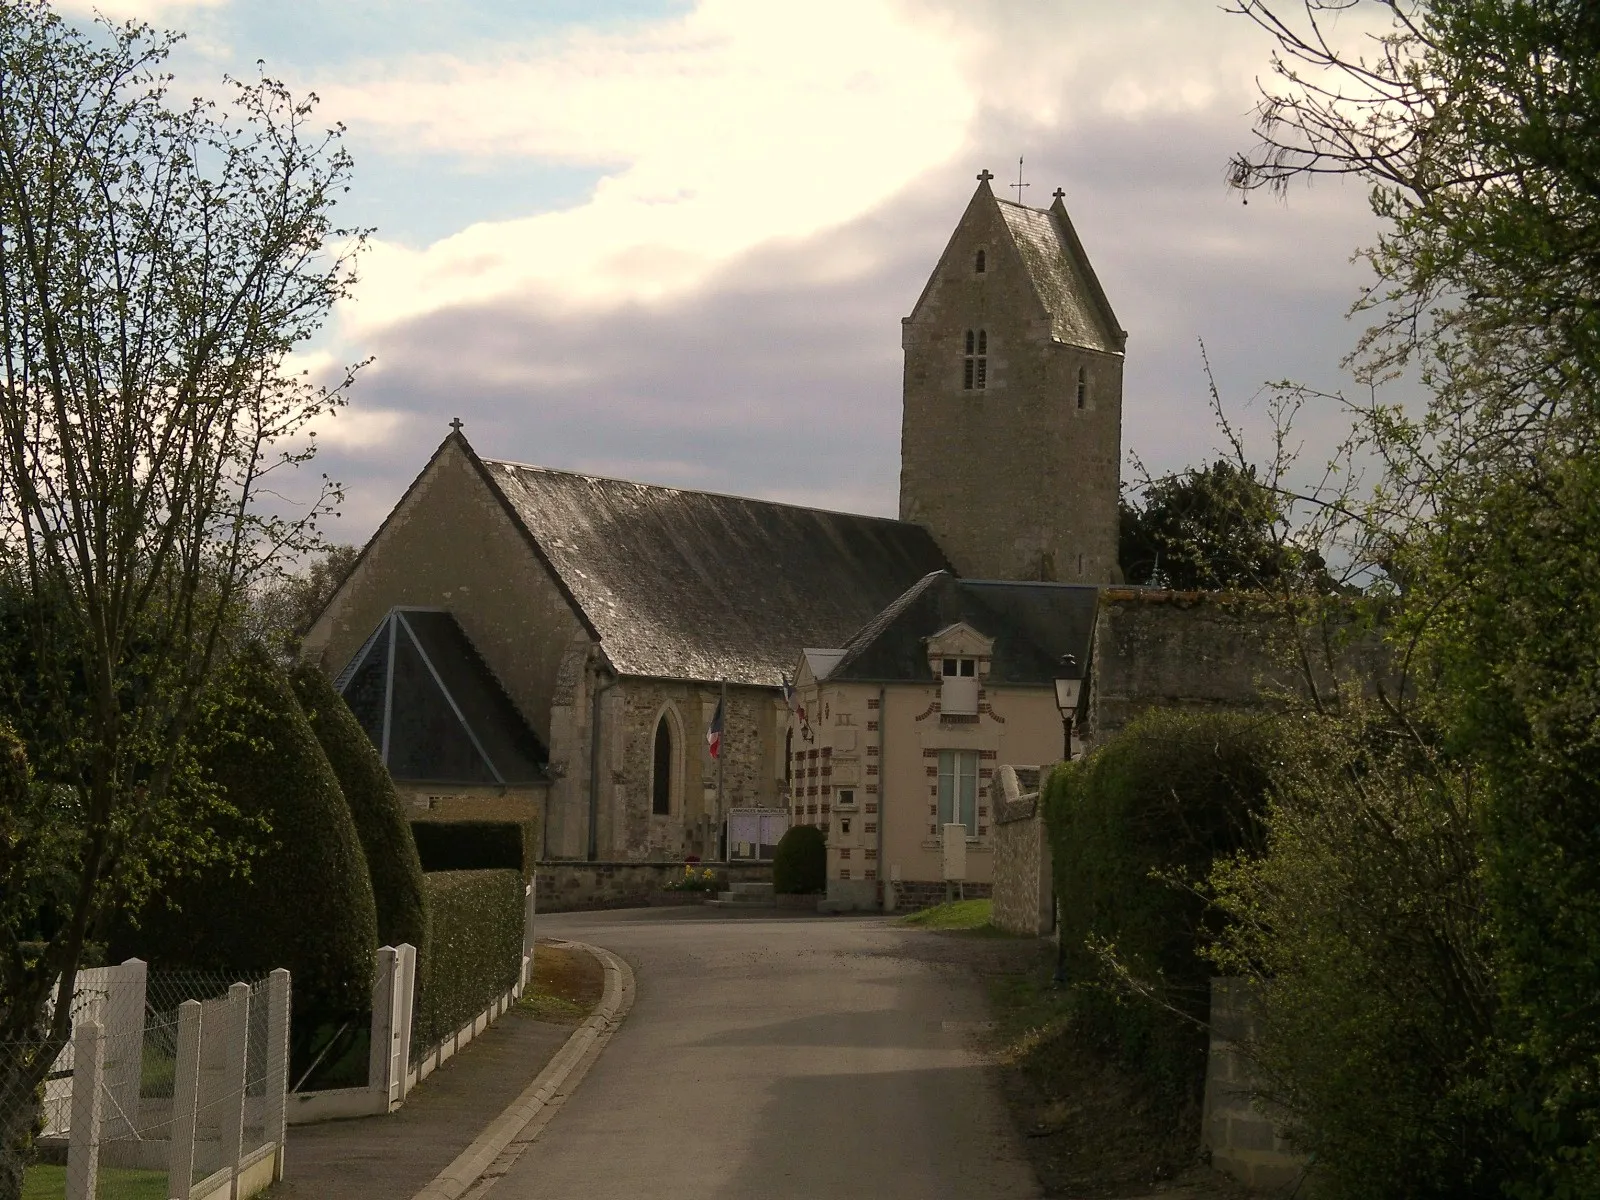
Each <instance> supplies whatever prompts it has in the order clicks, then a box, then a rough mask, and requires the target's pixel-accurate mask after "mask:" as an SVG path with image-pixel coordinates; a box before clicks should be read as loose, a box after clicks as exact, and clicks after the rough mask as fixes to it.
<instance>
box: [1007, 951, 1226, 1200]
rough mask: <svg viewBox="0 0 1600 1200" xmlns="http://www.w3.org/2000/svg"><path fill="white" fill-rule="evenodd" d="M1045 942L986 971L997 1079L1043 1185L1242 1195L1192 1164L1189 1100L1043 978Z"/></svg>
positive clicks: (1214, 1197) (1093, 1191)
mask: <svg viewBox="0 0 1600 1200" xmlns="http://www.w3.org/2000/svg"><path fill="white" fill-rule="evenodd" d="M1053 951H1054V947H1053V946H1051V945H1050V944H1049V943H1047V942H1041V943H1039V944H1038V945H1037V946H1036V947H1033V948H1032V953H1031V961H1029V962H1027V963H1026V964H1025V965H1024V966H1023V969H1020V970H1016V971H1013V972H1009V973H1001V974H994V975H991V976H989V977H988V978H987V980H986V983H987V986H988V991H989V1007H990V1013H991V1015H992V1016H993V1017H994V1022H995V1024H994V1035H993V1036H994V1042H993V1044H992V1050H993V1053H994V1056H995V1059H996V1060H997V1062H998V1065H999V1067H1000V1073H1001V1083H1002V1088H1003V1091H1004V1092H1005V1096H1006V1101H1007V1105H1008V1107H1009V1108H1010V1109H1011V1113H1012V1118H1013V1120H1014V1121H1015V1123H1016V1127H1017V1130H1018V1132H1020V1133H1021V1134H1022V1135H1023V1138H1024V1143H1025V1146H1026V1149H1027V1152H1028V1157H1029V1158H1030V1159H1031V1160H1032V1162H1033V1165H1034V1169H1035V1170H1036V1171H1037V1172H1038V1174H1039V1178H1040V1181H1041V1182H1042V1183H1043V1184H1044V1187H1045V1193H1046V1194H1047V1195H1051V1196H1108V1197H1109V1196H1140V1197H1144V1196H1149V1195H1150V1194H1151V1193H1152V1192H1154V1191H1157V1190H1160V1191H1161V1192H1162V1193H1163V1194H1168V1193H1170V1195H1171V1196H1172V1197H1173V1198H1174V1200H1179V1198H1182V1200H1224V1198H1226V1200H1234V1198H1236V1197H1239V1196H1242V1195H1244V1193H1243V1192H1242V1191H1240V1190H1239V1189H1237V1188H1236V1187H1235V1186H1234V1185H1233V1183H1232V1182H1231V1181H1230V1180H1227V1179H1225V1178H1223V1177H1222V1176H1220V1175H1217V1174H1215V1173H1214V1172H1212V1171H1210V1170H1209V1169H1207V1168H1205V1167H1202V1166H1200V1165H1199V1162H1198V1151H1199V1146H1200V1128H1199V1117H1200V1113H1199V1109H1198V1105H1197V1104H1196V1103H1193V1102H1183V1101H1178V1102H1175V1099H1174V1097H1172V1096H1170V1095H1165V1094H1163V1093H1162V1092H1161V1090H1160V1089H1157V1088H1153V1087H1152V1086H1150V1084H1149V1082H1148V1081H1146V1080H1144V1079H1142V1078H1140V1077H1139V1075H1138V1074H1137V1073H1136V1072H1134V1071H1131V1070H1129V1069H1128V1068H1127V1067H1125V1066H1124V1065H1123V1064H1122V1063H1121V1062H1120V1061H1119V1060H1118V1057H1117V1054H1116V1051H1115V1048H1114V1047H1113V1046H1112V1045H1110V1044H1109V1043H1107V1042H1106V1041H1104V1040H1103V1039H1102V1038H1099V1037H1096V1036H1094V1035H1092V1034H1090V1033H1089V1032H1088V1031H1087V1030H1086V1029H1085V1028H1084V1027H1083V1023H1082V1022H1080V1020H1079V1019H1078V1014H1077V1012H1076V1008H1077V1005H1076V1003H1075V1001H1074V994H1073V992H1072V990H1071V989H1070V988H1059V987H1056V986H1054V985H1053V984H1052V982H1051V975H1052V970H1053V967H1054V960H1055V955H1054V952H1053Z"/></svg>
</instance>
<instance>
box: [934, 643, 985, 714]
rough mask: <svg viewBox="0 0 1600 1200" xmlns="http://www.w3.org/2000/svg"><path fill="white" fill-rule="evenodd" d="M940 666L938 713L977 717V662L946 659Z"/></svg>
mask: <svg viewBox="0 0 1600 1200" xmlns="http://www.w3.org/2000/svg"><path fill="white" fill-rule="evenodd" d="M941 666H942V668H943V678H942V679H941V681H940V689H939V711H940V712H941V713H942V714H944V715H945V716H955V717H975V716H977V715H978V660H977V659H974V658H946V659H944V660H942V663H941Z"/></svg>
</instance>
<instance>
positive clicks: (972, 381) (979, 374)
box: [961, 329, 989, 392]
mask: <svg viewBox="0 0 1600 1200" xmlns="http://www.w3.org/2000/svg"><path fill="white" fill-rule="evenodd" d="M961 386H962V387H963V388H964V389H966V390H967V391H969V392H971V391H982V390H983V389H984V388H986V387H988V386H989V334H988V331H987V330H983V329H979V330H977V331H976V332H974V331H973V330H971V329H969V330H967V354H966V360H965V362H964V363H963V365H962V368H961Z"/></svg>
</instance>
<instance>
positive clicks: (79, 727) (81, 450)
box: [0, 0, 361, 1200]
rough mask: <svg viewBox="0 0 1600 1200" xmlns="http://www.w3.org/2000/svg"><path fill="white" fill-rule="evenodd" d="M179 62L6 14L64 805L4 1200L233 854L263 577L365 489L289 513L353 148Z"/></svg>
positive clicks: (0, 302)
mask: <svg viewBox="0 0 1600 1200" xmlns="http://www.w3.org/2000/svg"><path fill="white" fill-rule="evenodd" d="M172 43H173V38H172V37H171V36H169V35H159V34H157V33H155V32H153V31H152V30H151V29H149V28H148V27H147V26H143V25H138V24H129V25H124V26H120V27H114V26H111V25H109V24H105V25H102V26H100V27H99V28H98V29H97V30H96V31H95V32H94V33H93V34H86V33H83V32H81V31H79V30H77V29H75V28H74V27H72V26H69V25H67V24H65V23H64V22H62V21H61V20H60V19H58V18H57V17H56V16H54V15H53V14H52V13H51V11H50V10H49V8H48V6H47V5H46V4H45V3H44V2H43V0H9V2H8V3H6V4H4V5H0V350H3V358H0V585H3V590H4V591H5V592H6V594H7V595H8V596H9V597H12V598H14V600H15V604H14V608H15V611H16V612H17V613H18V614H19V616H18V620H17V621H16V622H15V625H14V628H15V629H16V631H17V635H18V641H17V643H16V644H14V645H11V646H8V647H7V648H6V649H7V653H6V665H7V666H9V667H11V668H14V669H13V670H12V671H11V672H10V673H9V674H7V675H6V676H5V677H3V678H0V710H3V712H0V715H6V716H9V717H10V718H11V720H12V723H13V725H14V727H15V728H16V729H17V732H18V734H19V736H20V737H21V738H22V739H23V741H24V743H25V746H26V750H27V754H28V758H29V759H30V760H31V763H32V769H33V771H34V773H35V777H36V780H37V783H38V786H41V787H49V788H51V789H53V802H52V803H50V804H38V805H30V806H28V807H27V808H25V810H24V811H23V812H22V813H20V814H15V815H14V819H13V820H12V821H11V822H10V824H9V827H8V830H7V835H6V836H7V842H6V847H5V852H4V854H3V855H0V896H3V897H5V898H6V900H5V904H4V913H5V918H4V930H3V931H0V1042H3V1043H6V1044H7V1045H8V1047H9V1049H8V1052H7V1054H6V1055H4V1056H3V1057H0V1200H14V1198H15V1197H17V1196H18V1195H20V1192H21V1186H22V1174H23V1165H24V1164H23V1156H22V1147H23V1145H24V1143H25V1141H26V1137H27V1131H28V1129H29V1128H30V1127H31V1125H32V1122H33V1118H34V1113H35V1111H36V1104H37V1101H36V1088H37V1084H38V1083H39V1081H40V1080H41V1079H43V1077H44V1075H45V1073H46V1072H47V1071H48V1070H49V1068H50V1065H51V1063H52V1061H53V1059H54V1058H55V1055H56V1053H57V1051H58V1050H59V1049H60V1048H61V1046H62V1045H63V1044H64V1042H65V1040H66V1038H67V1036H68V1032H69V1026H70V1014H71V1009H72V1005H71V997H72V993H73V989H74V986H75V983H76V977H77V971H78V967H79V964H80V962H81V961H82V956H83V953H84V948H85V946H86V944H87V943H88V942H89V941H90V940H91V939H92V938H95V937H97V936H99V935H100V934H101V932H103V928H104V925H105V922H106V918H107V915H108V914H109V913H111V912H113V911H115V910H116V909H118V908H119V907H122V906H125V905H129V904H136V903H137V902H138V901H140V900H141V899H142V898H143V896H144V895H146V894H147V893H148V892H149V891H150V889H151V888H152V886H154V885H155V884H156V883H157V882H158V881H160V880H162V879H163V878H165V877H167V876H169V875H170V874H171V873H172V872H173V871H174V870H176V869H178V868H179V867H181V866H182V865H183V864H185V863H192V862H194V861H196V860H204V859H207V858H211V859H215V858H216V857H218V856H219V855H222V854H224V853H225V852H226V851H227V850H228V847H227V846H226V845H225V844H223V842H222V841H221V840H220V839H219V838H217V837H216V836H214V835H213V834H212V833H211V832H210V830H211V827H212V824H213V818H214V815H215V813H216V812H217V810H218V808H219V807H220V806H222V805H223V802H221V801H219V800H218V799H217V797H216V796H215V794H214V791H212V790H210V789H208V788H207V786H206V785H205V782H204V777H203V774H202V773H201V772H200V770H199V769H198V765H197V756H196V746H195V744H194V738H193V737H192V734H191V731H192V729H193V727H194V723H195V718H196V715H197V711H198V709H199V707H200V705H201V703H202V698H203V696H204V695H205V694H206V687H207V683H208V680H209V678H210V677H211V675H212V674H213V671H214V668H215V667H216V665H217V663H218V662H219V661H220V660H221V659H222V658H223V657H224V656H225V653H226V651H227V648H228V639H227V633H228V631H229V629H230V628H232V627H233V623H234V622H235V621H236V619H237V618H238V616H239V612H240V609H241V601H242V598H243V596H244V594H245V592H246V590H247V588H248V586H249V584H250V582H251V581H252V580H253V579H254V578H256V577H258V576H259V575H260V574H261V573H262V572H263V571H264V570H266V569H268V567H269V566H270V564H271V563H272V562H273V561H274V560H275V558H276V557H277V556H278V555H279V554H281V553H285V552H290V553H299V552H302V551H304V550H307V549H309V548H311V547H312V546H313V545H314V544H315V529H316V519H317V517H318V516H319V515H320V514H322V513H323V512H325V511H326V510H327V509H328V506H329V505H330V504H331V503H332V502H333V501H334V500H335V499H336V497H337V492H336V491H335V490H334V489H333V488H332V486H331V485H328V484H327V483H326V481H324V487H323V490H322V493H321V494H320V495H319V496H315V497H312V499H311V502H310V503H309V504H308V505H305V506H302V507H299V508H292V509H291V508H288V507H284V508H283V509H282V510H281V511H278V510H274V509H272V508H271V507H269V503H270V501H271V498H273V497H275V496H276V495H278V494H280V493H281V492H282V490H283V486H282V485H281V484H279V483H278V479H279V476H281V475H286V474H291V473H292V471H293V468H295V467H296V466H298V465H300V464H302V463H304V462H305V461H306V460H307V459H308V458H309V457H310V449H309V448H307V447H306V443H305V439H304V438H303V437H301V436H300V435H301V434H302V433H303V432H304V430H305V426H306V424H307V422H308V421H310V420H312V419H314V418H315V417H317V416H318V415H320V414H321V413H323V412H325V411H326V410H327V409H328V408H329V407H330V406H332V405H334V404H336V403H339V402H340V400H341V396H342V392H343V390H344V386H345V385H346V384H348V382H349V379H348V376H347V377H346V379H345V380H344V381H343V383H341V384H340V385H338V386H336V387H334V388H332V389H326V388H321V387H318V386H315V385H314V384H312V383H311V382H310V381H309V380H307V379H306V378H304V377H303V376H300V375H296V374H293V373H291V372H290V371H289V370H287V369H286V363H285V359H286V356H287V354H288V353H289V351H290V350H291V349H292V348H293V347H294V346H295V345H296V344H297V343H299V342H301V341H303V340H304V339H305V338H307V337H309V336H310V335H311V334H312V333H313V332H314V331H315V330H316V328H317V327H318V326H319V325H320V323H321V321H322V320H323V318H324V316H325V315H326V313H327V312H328V310H329V308H330V306H331V305H332V304H333V303H334V301H335V300H337V299H338V298H339V297H340V296H342V295H344V294H346V292H347V290H348V287H349V285H350V283H351V281H352V278H353V276H352V270H353V261H354V260H353V255H354V254H355V253H356V251H357V249H358V247H359V245H360V241H361V239H360V237H359V235H352V234H349V233H347V232H346V231H341V230H337V229H335V228H334V227H333V225H332V222H331V220H330V213H331V208H332V205H333V202H334V199H335V197H336V196H337V195H338V194H340V192H341V191H342V190H343V188H344V186H345V181H346V179H347V178H348V175H349V170H350V163H349V159H348V157H347V155H346V154H345V152H344V151H343V150H342V149H340V145H339V131H338V130H332V131H330V130H328V129H327V128H326V127H325V126H323V125H321V124H320V123H318V122H316V120H315V118H314V114H313V110H312V106H311V103H310V102H309V101H303V100H299V99H296V98H295V97H293V96H292V95H290V93H289V92H288V91H287V90H285V89H284V88H283V87H282V86H281V85H280V84H278V83H276V82H274V81H272V80H270V79H267V78H262V79H260V80H259V81H257V82H254V83H243V82H233V83H232V84H231V88H232V92H231V98H230V99H229V101H228V102H225V103H220V104H219V103H212V102H209V101H203V100H196V101H193V102H190V103H187V104H183V103H177V102H174V101H173V100H172V99H171V98H170V97H169V94H168V91H167V85H168V76H166V75H164V74H163V73H162V70H163V63H164V60H165V59H166V57H167V54H168V52H169V51H170V49H171V46H172ZM269 485H270V490H269ZM46 876H50V877H52V878H53V879H54V880H55V883H54V884H53V886H52V897H53V900H52V903H53V904H54V906H55V907H54V913H53V921H52V928H51V930H50V931H49V935H48V938H47V942H46V945H45V947H44V949H43V951H42V953H39V954H25V953H24V952H23V950H22V948H21V938H22V936H23V935H24V934H26V933H27V932H28V931H29V927H30V926H31V925H33V924H36V917H37V914H36V913H30V912H27V911H19V910H18V909H17V908H15V907H13V903H14V900H15V898H16V897H18V896H23V895H25V894H27V893H26V891H25V889H26V887H27V886H28V881H30V880H38V879H42V878H44V877H46ZM52 997H53V999H54V1005H53V1008H52V1007H51V1004H50V1001H51V999H52Z"/></svg>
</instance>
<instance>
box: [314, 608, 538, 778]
mask: <svg viewBox="0 0 1600 1200" xmlns="http://www.w3.org/2000/svg"><path fill="white" fill-rule="evenodd" d="M334 686H335V688H337V689H338V691H339V693H340V694H341V695H342V696H343V697H344V698H345V702H346V703H347V704H349V705H350V710H351V712H353V713H354V714H355V717H356V720H357V721H358V722H359V723H360V725H361V728H362V729H363V730H365V731H366V734H367V737H369V738H370V739H371V740H372V744H373V745H374V746H376V747H377V748H378V753H379V754H380V755H381V756H382V758H383V761H384V765H385V766H386V767H388V768H389V773H390V774H391V775H392V776H394V778H396V779H400V780H415V781H430V782H438V783H477V784H489V785H501V786H503V785H507V784H518V783H531V782H534V781H536V780H540V779H543V778H544V769H543V764H544V763H545V762H547V761H548V755H547V754H546V753H545V749H544V747H543V746H542V745H541V744H540V742H539V738H538V735H537V734H535V733H534V732H533V730H531V729H529V728H528V725H527V723H526V722H525V721H523V719H522V717H521V716H520V715H519V714H518V713H517V710H516V706H515V705H513V704H512V703H511V700H510V698H509V697H508V696H507V695H506V694H505V692H504V690H503V689H502V688H501V687H500V684H499V682H498V681H497V680H496V679H495V677H494V675H493V674H492V673H491V672H490V670H489V668H488V666H487V664H485V663H484V661H483V659H482V658H481V657H480V656H479V655H478V652H477V650H476V649H475V648H474V647H473V645H472V642H471V641H470V640H469V639H468V638H467V635H466V633H465V632H464V631H463V630H462V628H461V626H460V625H458V624H456V619H455V618H454V617H453V616H451V615H450V614H449V613H447V612H443V611H439V610H434V609H418V608H396V609H391V610H390V612H389V614H388V615H387V616H386V617H384V619H383V620H382V621H381V622H380V623H379V624H378V628H377V629H375V630H373V632H372V636H371V637H369V638H368V639H367V640H366V642H365V644H363V645H362V647H361V649H360V650H358V651H357V652H356V655H355V657H354V658H352V659H351V660H350V662H349V664H348V665H347V666H346V667H345V669H344V670H343V671H342V672H340V674H339V677H338V678H337V679H336V680H335V681H334Z"/></svg>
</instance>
